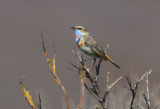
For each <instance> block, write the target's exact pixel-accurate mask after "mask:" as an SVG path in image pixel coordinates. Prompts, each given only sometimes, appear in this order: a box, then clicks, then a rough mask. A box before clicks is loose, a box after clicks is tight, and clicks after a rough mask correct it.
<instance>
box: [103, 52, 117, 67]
mask: <svg viewBox="0 0 160 109" xmlns="http://www.w3.org/2000/svg"><path fill="white" fill-rule="evenodd" d="M105 57H106V60H109V61H110V62H111V63H112V64H113V65H114V66H116V67H117V68H120V66H119V65H118V64H116V62H114V61H113V60H112V59H111V58H110V57H109V56H108V55H107V54H105Z"/></svg>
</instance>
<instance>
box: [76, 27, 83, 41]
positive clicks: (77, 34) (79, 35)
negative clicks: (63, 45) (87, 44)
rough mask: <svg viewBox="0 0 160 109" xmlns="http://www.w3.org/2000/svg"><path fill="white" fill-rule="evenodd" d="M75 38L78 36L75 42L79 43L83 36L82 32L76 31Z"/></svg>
mask: <svg viewBox="0 0 160 109" xmlns="http://www.w3.org/2000/svg"><path fill="white" fill-rule="evenodd" d="M75 36H76V37H77V36H78V38H76V39H75V40H76V43H78V42H79V40H80V38H81V36H82V33H81V31H80V30H77V29H76V30H75Z"/></svg>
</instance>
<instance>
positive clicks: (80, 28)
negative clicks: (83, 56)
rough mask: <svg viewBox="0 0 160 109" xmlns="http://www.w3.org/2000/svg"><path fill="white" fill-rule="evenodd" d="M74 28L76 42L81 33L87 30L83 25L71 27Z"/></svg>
mask: <svg viewBox="0 0 160 109" xmlns="http://www.w3.org/2000/svg"><path fill="white" fill-rule="evenodd" d="M71 29H73V30H74V32H75V36H76V42H78V41H79V39H80V38H81V36H82V35H85V34H89V32H88V30H87V29H86V28H85V27H83V26H75V27H71Z"/></svg>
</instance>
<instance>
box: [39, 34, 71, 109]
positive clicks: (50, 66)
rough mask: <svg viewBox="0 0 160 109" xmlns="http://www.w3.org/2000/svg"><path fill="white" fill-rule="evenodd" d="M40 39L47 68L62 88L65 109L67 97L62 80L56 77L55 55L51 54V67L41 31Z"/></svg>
mask: <svg viewBox="0 0 160 109" xmlns="http://www.w3.org/2000/svg"><path fill="white" fill-rule="evenodd" d="M41 39H42V45H43V51H44V54H45V57H46V60H47V63H48V65H49V68H50V70H51V72H52V75H53V77H54V79H55V81H56V82H57V84H58V85H60V86H61V88H62V90H63V92H64V96H65V101H66V105H67V109H69V103H68V97H67V94H66V91H65V88H64V86H63V84H62V82H61V81H60V79H59V77H58V76H57V74H56V69H55V56H56V55H55V54H54V55H53V67H52V64H51V62H50V59H49V57H48V54H47V52H46V49H45V45H44V39H43V34H42V32H41Z"/></svg>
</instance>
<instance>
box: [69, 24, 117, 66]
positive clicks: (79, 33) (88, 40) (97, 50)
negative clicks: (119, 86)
mask: <svg viewBox="0 0 160 109" xmlns="http://www.w3.org/2000/svg"><path fill="white" fill-rule="evenodd" d="M71 29H74V32H75V41H76V43H77V45H78V47H79V48H80V49H81V50H82V51H83V52H84V53H86V54H88V55H90V56H91V57H93V58H94V64H95V62H96V58H100V59H102V60H105V61H110V62H111V63H112V64H113V65H115V66H116V67H117V68H120V66H119V65H117V64H116V63H115V62H114V61H113V60H112V59H111V58H110V57H109V56H108V55H107V53H105V51H104V50H103V49H102V47H101V46H100V45H99V44H98V43H97V42H96V41H95V40H94V38H93V37H92V36H91V35H90V33H89V32H88V30H87V29H86V28H85V27H83V26H75V27H71ZM94 64H93V66H94Z"/></svg>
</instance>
